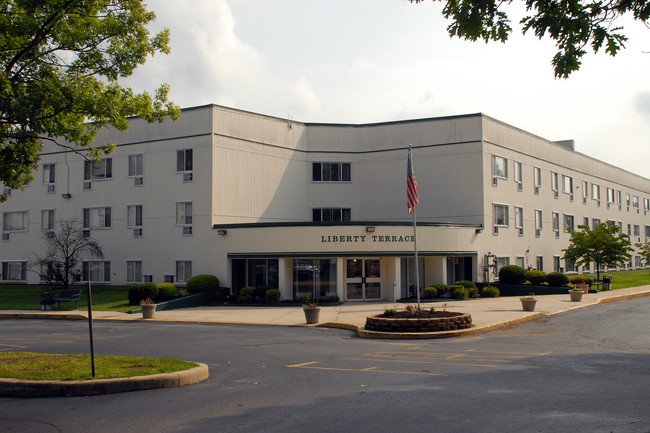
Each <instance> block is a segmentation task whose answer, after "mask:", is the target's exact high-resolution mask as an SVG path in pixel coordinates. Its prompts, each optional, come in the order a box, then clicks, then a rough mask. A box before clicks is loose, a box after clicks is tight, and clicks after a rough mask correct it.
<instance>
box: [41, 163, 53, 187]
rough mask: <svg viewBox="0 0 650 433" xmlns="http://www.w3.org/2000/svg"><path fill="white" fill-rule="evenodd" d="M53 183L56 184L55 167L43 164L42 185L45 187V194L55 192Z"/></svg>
mask: <svg viewBox="0 0 650 433" xmlns="http://www.w3.org/2000/svg"><path fill="white" fill-rule="evenodd" d="M55 183H56V165H55V164H43V185H46V186H47V192H48V193H53V192H55V186H54V185H55Z"/></svg>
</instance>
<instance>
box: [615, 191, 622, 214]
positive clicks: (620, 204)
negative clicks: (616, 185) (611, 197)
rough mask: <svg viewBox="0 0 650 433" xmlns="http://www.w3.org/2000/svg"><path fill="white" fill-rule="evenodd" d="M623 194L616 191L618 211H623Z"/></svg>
mask: <svg viewBox="0 0 650 433" xmlns="http://www.w3.org/2000/svg"><path fill="white" fill-rule="evenodd" d="M621 197H622V194H621V191H620V190H616V203H618V210H621V208H622V207H623V199H622V198H621Z"/></svg>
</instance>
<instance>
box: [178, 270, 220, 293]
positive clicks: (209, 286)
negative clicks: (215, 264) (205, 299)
mask: <svg viewBox="0 0 650 433" xmlns="http://www.w3.org/2000/svg"><path fill="white" fill-rule="evenodd" d="M218 288H219V278H217V277H215V276H214V275H207V274H201V275H196V276H194V277H192V278H190V279H189V280H187V284H186V285H185V289H186V290H187V293H189V294H191V295H195V294H197V293H204V292H209V291H211V290H217V289H218Z"/></svg>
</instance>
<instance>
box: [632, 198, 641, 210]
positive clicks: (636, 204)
mask: <svg viewBox="0 0 650 433" xmlns="http://www.w3.org/2000/svg"><path fill="white" fill-rule="evenodd" d="M632 207H633V208H637V209H638V208H639V197H637V196H632Z"/></svg>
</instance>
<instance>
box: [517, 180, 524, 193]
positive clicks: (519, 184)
mask: <svg viewBox="0 0 650 433" xmlns="http://www.w3.org/2000/svg"><path fill="white" fill-rule="evenodd" d="M523 189H524V184H523V183H521V182H517V191H521V190H523Z"/></svg>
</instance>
